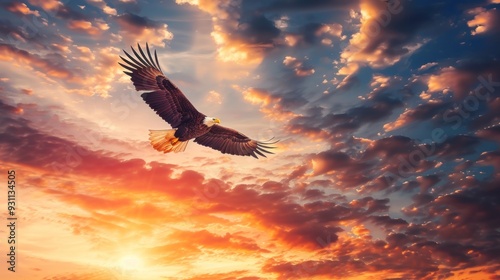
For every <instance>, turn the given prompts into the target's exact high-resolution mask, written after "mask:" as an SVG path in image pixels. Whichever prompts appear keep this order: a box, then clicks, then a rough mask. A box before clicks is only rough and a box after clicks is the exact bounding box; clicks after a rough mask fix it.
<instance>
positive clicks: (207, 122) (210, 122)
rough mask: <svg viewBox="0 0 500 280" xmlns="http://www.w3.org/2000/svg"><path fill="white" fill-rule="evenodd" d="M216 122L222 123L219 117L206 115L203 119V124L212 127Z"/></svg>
mask: <svg viewBox="0 0 500 280" xmlns="http://www.w3.org/2000/svg"><path fill="white" fill-rule="evenodd" d="M216 123H220V120H219V119H218V118H212V117H205V119H204V120H203V124H204V125H206V126H208V127H210V126H212V125H214V124H216Z"/></svg>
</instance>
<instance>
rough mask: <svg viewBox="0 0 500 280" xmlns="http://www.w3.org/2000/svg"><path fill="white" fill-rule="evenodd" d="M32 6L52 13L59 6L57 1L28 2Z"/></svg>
mask: <svg viewBox="0 0 500 280" xmlns="http://www.w3.org/2000/svg"><path fill="white" fill-rule="evenodd" d="M29 2H30V3H31V4H32V5H35V6H38V7H42V9H44V10H46V11H53V10H56V9H57V8H59V6H61V5H62V4H61V2H59V0H29Z"/></svg>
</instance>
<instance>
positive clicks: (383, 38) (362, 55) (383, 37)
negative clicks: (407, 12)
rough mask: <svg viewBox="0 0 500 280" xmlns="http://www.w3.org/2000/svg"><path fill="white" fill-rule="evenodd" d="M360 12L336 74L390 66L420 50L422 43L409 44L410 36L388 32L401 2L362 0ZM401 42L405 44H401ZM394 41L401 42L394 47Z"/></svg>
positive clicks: (400, 7)
mask: <svg viewBox="0 0 500 280" xmlns="http://www.w3.org/2000/svg"><path fill="white" fill-rule="evenodd" d="M360 9H361V13H360V14H359V20H360V28H359V31H358V32H357V33H355V34H354V35H352V37H351V39H350V40H349V45H348V46H347V47H345V48H344V49H343V51H342V53H341V55H340V58H341V62H342V63H343V64H344V65H345V67H343V68H341V69H340V70H339V71H338V74H340V75H351V74H354V73H356V72H357V70H358V69H359V67H360V66H362V65H368V66H371V67H373V68H383V67H386V66H390V65H393V64H395V63H397V62H398V61H400V60H401V59H402V58H403V57H405V56H408V55H410V54H412V53H413V52H414V51H416V50H417V49H418V48H420V46H422V43H415V42H411V35H408V34H395V31H394V30H387V29H389V25H391V24H394V23H393V21H394V20H395V19H394V18H395V16H396V15H399V13H401V12H402V11H403V7H402V6H401V2H400V1H372V0H362V1H361V2H360ZM396 36H399V37H397V38H398V40H394V38H395V37H396ZM402 38H405V41H406V42H404V43H401V42H403V40H402ZM395 41H398V42H400V41H401V42H400V43H397V44H394V42H395ZM396 53H397V54H396Z"/></svg>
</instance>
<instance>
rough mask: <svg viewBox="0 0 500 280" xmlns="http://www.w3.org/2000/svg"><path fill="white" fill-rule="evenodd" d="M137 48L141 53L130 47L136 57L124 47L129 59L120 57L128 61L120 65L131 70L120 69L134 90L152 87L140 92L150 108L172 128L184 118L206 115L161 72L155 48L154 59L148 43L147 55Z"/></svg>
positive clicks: (196, 117)
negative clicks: (129, 80)
mask: <svg viewBox="0 0 500 280" xmlns="http://www.w3.org/2000/svg"><path fill="white" fill-rule="evenodd" d="M137 47H138V49H139V52H140V55H139V54H138V53H137V52H136V51H135V49H134V48H133V47H131V49H132V52H133V53H134V55H135V57H134V56H131V55H130V54H128V53H127V52H126V51H125V50H124V51H123V52H124V53H125V55H126V56H127V57H128V60H127V59H125V58H123V57H121V56H120V58H121V59H122V60H123V61H124V62H126V63H127V64H122V63H119V64H120V65H121V66H122V67H123V68H125V69H127V70H129V71H130V72H127V71H123V72H124V73H125V74H127V75H129V76H130V77H131V80H132V82H133V83H134V86H135V89H136V90H137V91H140V90H152V91H151V92H146V93H143V94H142V95H141V97H142V99H144V101H146V103H147V104H148V105H149V107H151V109H153V110H154V111H155V112H156V113H157V114H158V115H159V116H160V117H161V118H162V119H164V120H165V121H166V122H168V123H169V124H170V125H171V126H172V127H173V128H177V127H178V126H179V125H180V124H181V123H182V122H183V121H188V120H195V119H199V118H204V117H205V115H203V114H201V113H200V112H198V110H196V108H195V107H194V106H193V104H191V102H190V101H189V100H188V99H187V98H186V96H185V95H184V94H183V93H182V92H181V91H180V90H179V89H178V88H177V87H176V86H175V85H174V84H173V83H172V82H171V81H170V80H169V79H168V78H167V77H165V75H164V74H163V73H162V71H161V68H160V64H159V63H158V56H157V55H156V51H155V52H154V56H155V60H153V57H152V56H151V53H150V52H149V46H148V44H147V43H146V51H147V56H146V55H145V54H144V52H143V51H142V49H141V46H140V45H139V44H137Z"/></svg>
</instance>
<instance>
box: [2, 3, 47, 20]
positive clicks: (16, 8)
mask: <svg viewBox="0 0 500 280" xmlns="http://www.w3.org/2000/svg"><path fill="white" fill-rule="evenodd" d="M6 9H7V10H8V11H10V12H13V13H16V14H20V15H35V16H37V17H39V16H40V13H39V12H38V11H33V10H31V9H30V8H29V7H28V6H26V4H25V3H21V2H11V3H10V4H9V5H7V6H6Z"/></svg>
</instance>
